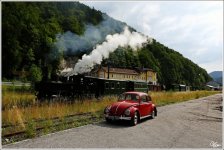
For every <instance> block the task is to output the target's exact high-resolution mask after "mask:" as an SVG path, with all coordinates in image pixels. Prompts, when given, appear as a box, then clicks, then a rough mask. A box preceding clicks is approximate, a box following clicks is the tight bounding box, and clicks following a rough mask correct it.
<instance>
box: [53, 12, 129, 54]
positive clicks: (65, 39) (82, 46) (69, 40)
mask: <svg viewBox="0 0 224 150" xmlns="http://www.w3.org/2000/svg"><path fill="white" fill-rule="evenodd" d="M103 19H104V20H103V21H102V22H101V23H100V24H98V25H96V26H94V25H92V24H87V25H85V32H84V34H83V35H81V36H79V35H77V34H75V33H72V32H71V31H67V32H65V33H64V34H57V35H56V41H57V42H56V43H55V47H56V48H57V50H58V51H64V52H65V54H75V53H76V52H78V51H87V50H92V49H93V47H94V46H95V45H96V44H97V43H102V42H103V41H104V40H105V37H106V36H107V35H108V34H114V33H120V32H122V31H123V28H124V27H125V25H126V24H125V23H122V22H120V21H117V20H114V19H113V18H111V17H109V16H108V15H106V14H103Z"/></svg>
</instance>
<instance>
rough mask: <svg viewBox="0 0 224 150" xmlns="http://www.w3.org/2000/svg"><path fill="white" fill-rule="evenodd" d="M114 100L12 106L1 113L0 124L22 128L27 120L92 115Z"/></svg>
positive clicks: (110, 98) (109, 98)
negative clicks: (83, 114)
mask: <svg viewBox="0 0 224 150" xmlns="http://www.w3.org/2000/svg"><path fill="white" fill-rule="evenodd" d="M116 100H117V98H116V97H104V98H103V99H102V100H84V101H83V102H80V101H78V102H74V103H65V102H64V103H63V102H54V103H41V104H35V105H30V106H28V107H21V108H19V107H16V106H14V107H12V108H10V109H6V110H3V111H2V123H3V125H6V124H12V125H15V124H20V125H21V126H24V122H27V121H29V120H37V119H51V118H55V117H59V118H63V117H64V116H68V115H75V114H81V113H88V112H91V113H94V112H97V111H101V110H103V109H104V108H105V107H106V106H107V105H109V104H111V103H112V102H114V101H116Z"/></svg>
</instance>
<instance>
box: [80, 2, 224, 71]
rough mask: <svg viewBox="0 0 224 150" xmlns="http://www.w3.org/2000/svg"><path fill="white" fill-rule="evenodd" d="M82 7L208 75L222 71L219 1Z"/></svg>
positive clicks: (221, 30)
mask: <svg viewBox="0 0 224 150" xmlns="http://www.w3.org/2000/svg"><path fill="white" fill-rule="evenodd" d="M82 3H84V4H86V5H88V6H90V7H94V8H95V9H97V10H100V11H102V12H105V13H107V14H108V15H109V16H111V17H113V18H114V19H117V20H120V21H123V22H126V23H127V24H128V25H130V26H132V27H133V28H135V29H136V30H137V31H139V32H142V33H144V34H146V35H148V36H150V37H152V38H155V39H156V40H157V41H159V42H160V43H162V44H164V45H166V46H168V47H169V48H172V49H174V50H176V51H178V52H180V53H181V54H182V55H183V56H184V57H187V58H189V59H190V60H192V61H193V62H194V63H196V64H198V65H199V66H200V67H202V68H204V69H206V70H207V72H208V73H210V72H212V71H221V70H223V58H222V57H223V2H222V1H218V2H217V1H216V2H213V1H185V2H184V1H180V2H177V1H158V2H153V1H141V2H134V1H127V2H125V1H122V2H121V1H115V2H113V1H111V2H107V1H98V2H96V1H95V2H92V1H88V2H84V1H82Z"/></svg>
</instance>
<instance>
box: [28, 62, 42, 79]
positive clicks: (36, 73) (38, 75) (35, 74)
mask: <svg viewBox="0 0 224 150" xmlns="http://www.w3.org/2000/svg"><path fill="white" fill-rule="evenodd" d="M29 73H30V77H29V78H30V81H31V82H33V83H34V82H38V81H41V80H42V77H43V75H42V71H41V69H40V68H39V67H38V66H36V65H34V64H33V65H32V66H31V67H30V70H29Z"/></svg>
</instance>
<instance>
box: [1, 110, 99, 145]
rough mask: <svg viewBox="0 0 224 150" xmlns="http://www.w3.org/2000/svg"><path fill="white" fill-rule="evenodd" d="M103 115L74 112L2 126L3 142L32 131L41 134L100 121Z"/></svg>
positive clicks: (15, 139)
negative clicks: (63, 115) (62, 115)
mask: <svg viewBox="0 0 224 150" xmlns="http://www.w3.org/2000/svg"><path fill="white" fill-rule="evenodd" d="M100 118H101V116H96V115H94V114H92V113H82V114H73V115H68V116H65V117H55V118H51V119H37V120H33V121H31V122H23V123H18V124H16V125H10V124H7V125H3V126H2V143H3V144H7V143H11V142H15V141H19V140H21V139H24V138H30V137H32V134H31V133H30V132H32V133H33V134H34V135H35V136H40V135H43V134H46V133H49V132H56V131H59V130H63V129H67V128H72V127H78V126H80V125H85V124H89V123H90V122H92V123H94V122H97V121H99V119H100Z"/></svg>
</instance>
